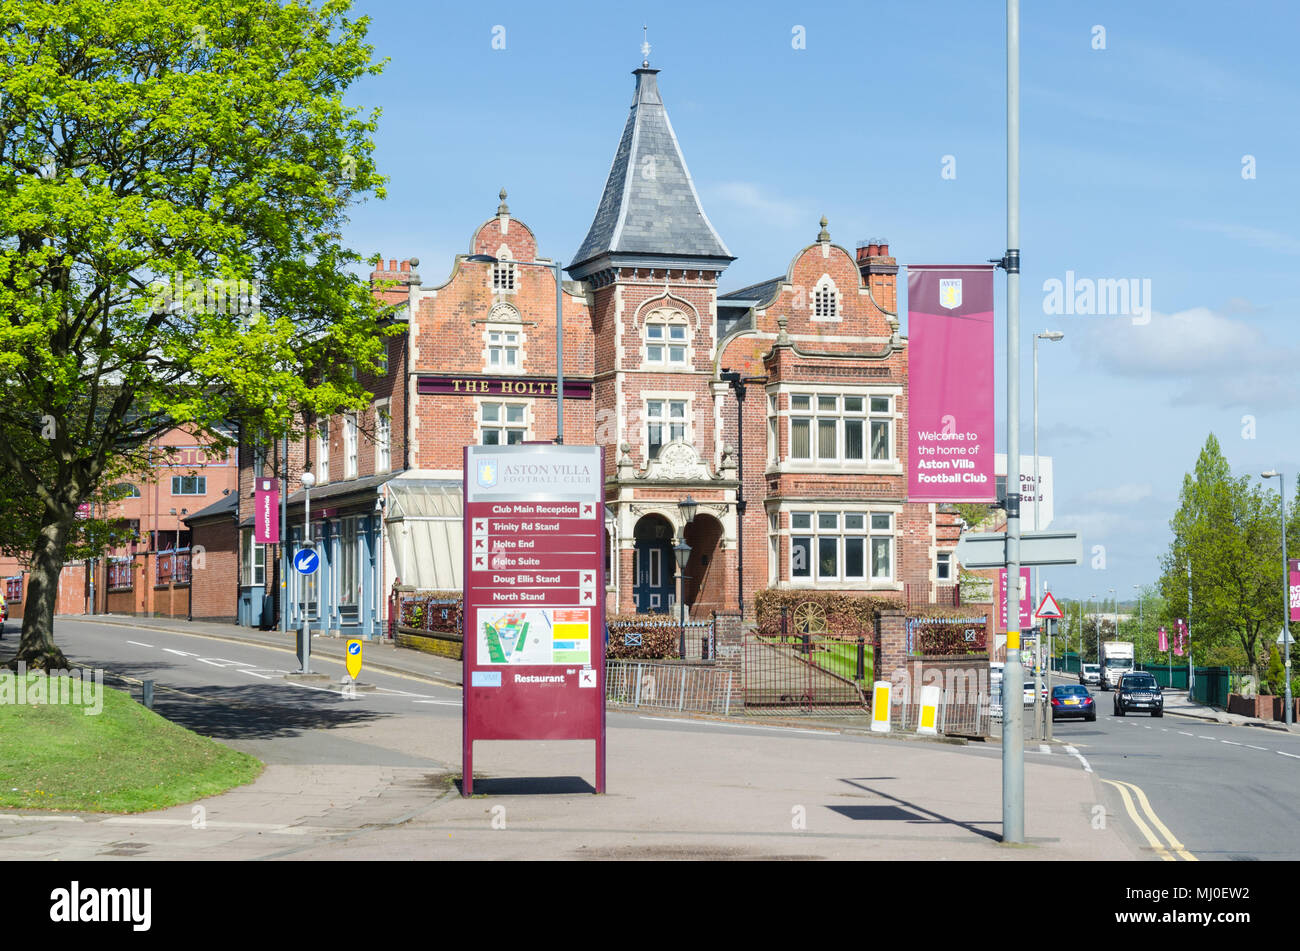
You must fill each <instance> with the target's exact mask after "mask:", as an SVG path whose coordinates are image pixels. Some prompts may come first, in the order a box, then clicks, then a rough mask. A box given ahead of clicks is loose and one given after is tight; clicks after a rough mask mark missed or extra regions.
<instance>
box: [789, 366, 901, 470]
mask: <svg viewBox="0 0 1300 951" xmlns="http://www.w3.org/2000/svg"><path fill="white" fill-rule="evenodd" d="M767 394H768V396H776V398H777V410H776V419H777V420H778V430H777V445H776V447H775V453H774V456H775V458H769V460H768V464H767V465H768V468H767V473H766V474H774V473H785V472H789V473H796V474H808V473H825V472H843V473H849V474H856V475H870V474H879V475H899V474H902V472H903V461H902V460H901V459H900V458H899V457H898V432H899V427H900V426H901V425H902V419H903V415H902V411H901V410H900V409H899V406H898V402H899V398H900V397H901V396H902V395H903V387H902V386H898V385H889V386H879V385H877V386H845V385H844V384H842V383H806V384H804V383H798V382H794V383H785V382H783V383H774V384H771V385H769V386H768V387H767ZM792 394H800V395H802V394H808V395H810V396H812V397H813V398H814V399H815V398H816V397H817V396H840V397H844V396H861V397H862V398H863V400H864V401H865V406H866V413H865V414H864V416H863V418H864V419H866V420H868V421H870V420H871V419H872V418H873V417H874V418H876V419H880V418H882V417H881V416H880V414H873V413H872V412H871V397H873V396H888V397H890V398H891V399H892V400H893V402H892V404H891V406H892V407H893V411H892V412H891V413H890V414H889V417H888V418H889V419H890V421H891V423H892V427H891V429H890V434H889V443H890V446H889V448H890V452H891V453H892V455H893V458H892V459H890V460H888V461H881V460H872V459H871V430H870V425H869V423H868V426H867V429H866V432H865V433H864V436H863V439H864V450H865V454H866V457H867V458H865V459H864V460H863V461H861V462H857V461H852V462H834V463H830V462H819V461H818V460H817V459H811V460H807V459H801V460H795V459H793V458H792V457H791V456H790V455H789V451H790V447H791V445H792V442H793V436H792V433H791V429H790V416H791V415H792V410H791V409H790V396H791V395H792ZM782 397H784V399H782ZM782 404H784V405H782ZM814 405H815V404H814ZM808 412H809V414H810V415H814V416H815V415H816V410H815V409H813V410H809V411H808ZM803 413H804V411H802V410H800V411H798V413H797V414H796V415H803ZM837 414H838V415H840V416H841V418H842V417H843V411H842V410H838V411H837ZM772 418H773V417H772V414H771V403H770V401H769V403H768V421H769V425H770V422H771V420H772ZM782 433H784V434H785V437H786V455H785V456H784V457H782V456H781V455H780V436H781V434H782Z"/></svg>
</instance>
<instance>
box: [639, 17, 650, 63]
mask: <svg viewBox="0 0 1300 951" xmlns="http://www.w3.org/2000/svg"><path fill="white" fill-rule="evenodd" d="M648 29H649V27H647V26H646V25H645V24H642V26H641V68H642V69H649V68H650V36H649V33H648V32H647V31H648Z"/></svg>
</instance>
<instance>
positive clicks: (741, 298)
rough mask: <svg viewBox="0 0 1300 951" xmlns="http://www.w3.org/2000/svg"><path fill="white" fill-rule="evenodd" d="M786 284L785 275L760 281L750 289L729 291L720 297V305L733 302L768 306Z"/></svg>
mask: <svg viewBox="0 0 1300 951" xmlns="http://www.w3.org/2000/svg"><path fill="white" fill-rule="evenodd" d="M784 283H785V275H784V274H783V275H781V276H780V277H774V278H771V279H770V280H766V281H759V282H758V283H757V284H750V285H749V286H748V287H742V288H740V289H739V290H735V291H728V292H727V293H726V294H719V295H718V304H719V305H721V304H723V303H724V302H731V303H734V304H748V305H749V306H750V307H756V306H758V305H759V304H766V303H767V302H768V301H770V300H771V299H772V298H773V297H774V296H775V295H776V292H777V291H778V290H779V289H780V287H781V285H782V284H784Z"/></svg>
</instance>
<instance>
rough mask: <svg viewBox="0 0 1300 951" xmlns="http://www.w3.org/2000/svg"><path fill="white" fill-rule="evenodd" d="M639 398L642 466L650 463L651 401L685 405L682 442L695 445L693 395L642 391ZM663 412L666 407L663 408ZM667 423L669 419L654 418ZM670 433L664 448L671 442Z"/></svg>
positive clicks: (680, 391)
mask: <svg viewBox="0 0 1300 951" xmlns="http://www.w3.org/2000/svg"><path fill="white" fill-rule="evenodd" d="M639 396H640V398H641V425H640V426H639V427H638V429H639V430H640V434H641V458H642V461H643V464H644V465H648V464H649V463H650V461H651V460H650V405H649V404H650V402H651V401H652V400H662V401H663V402H664V403H665V404H666V403H667V402H668V401H669V400H672V401H674V402H685V403H686V419H685V434H684V435H683V436H682V441H683V442H687V443H690V444H691V445H692V446H694V445H695V417H694V411H695V393H694V392H693V391H691V390H642V391H641V393H640V394H639ZM664 409H665V412H666V411H667V409H668V407H667V406H665V407H664ZM656 418H661V419H663V420H664V421H665V422H667V421H668V420H669V419H670V418H671V417H669V416H664V417H656ZM672 441H673V440H672V438H671V433H670V434H669V438H668V439H665V440H664V441H663V442H662V443H660V445H661V446H666V445H668V443H670V442H672Z"/></svg>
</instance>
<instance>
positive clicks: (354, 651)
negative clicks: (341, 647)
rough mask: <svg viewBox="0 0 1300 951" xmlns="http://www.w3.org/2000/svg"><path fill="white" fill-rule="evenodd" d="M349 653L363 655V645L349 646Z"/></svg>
mask: <svg viewBox="0 0 1300 951" xmlns="http://www.w3.org/2000/svg"><path fill="white" fill-rule="evenodd" d="M348 653H349V654H360V653H361V645H360V644H349V645H348Z"/></svg>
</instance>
